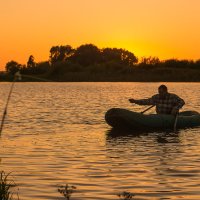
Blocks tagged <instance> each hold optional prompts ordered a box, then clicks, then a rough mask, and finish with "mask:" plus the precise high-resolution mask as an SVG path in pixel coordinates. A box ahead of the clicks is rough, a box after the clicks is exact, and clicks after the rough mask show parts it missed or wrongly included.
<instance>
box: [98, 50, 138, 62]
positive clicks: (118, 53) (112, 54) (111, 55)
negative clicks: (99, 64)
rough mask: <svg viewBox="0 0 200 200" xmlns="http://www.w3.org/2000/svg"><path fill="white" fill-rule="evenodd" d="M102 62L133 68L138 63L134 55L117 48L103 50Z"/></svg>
mask: <svg viewBox="0 0 200 200" xmlns="http://www.w3.org/2000/svg"><path fill="white" fill-rule="evenodd" d="M102 60H103V62H111V61H112V62H117V63H121V64H124V65H126V66H133V64H134V63H137V62H138V59H137V58H136V57H135V55H134V54H133V53H131V52H129V51H127V50H124V49H117V48H105V49H103V50H102Z"/></svg>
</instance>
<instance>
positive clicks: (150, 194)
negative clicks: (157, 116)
mask: <svg viewBox="0 0 200 200" xmlns="http://www.w3.org/2000/svg"><path fill="white" fill-rule="evenodd" d="M0 84H1V91H0V96H1V98H0V108H1V110H2V112H3V109H4V106H5V101H6V98H7V94H8V91H9V88H10V83H0ZM158 85H160V83H16V85H15V88H14V90H13V93H12V97H11V101H10V103H9V107H8V114H7V117H6V122H5V125H4V129H3V133H2V136H1V139H0V142H1V150H0V152H1V163H0V166H1V170H5V171H6V172H10V171H12V172H13V176H14V178H15V181H16V182H17V183H18V184H19V188H20V193H19V195H20V199H26V200H30V199H40V200H47V199H58V197H59V196H60V194H59V193H58V192H57V188H58V185H64V184H65V183H68V184H70V185H74V186H76V187H77V192H76V193H75V194H73V197H74V198H73V199H107V200H108V199H116V198H117V196H116V194H118V193H120V192H123V191H129V192H133V193H134V194H135V195H136V196H135V197H136V198H137V199H187V200H188V199H199V197H200V184H199V179H200V169H199V166H200V158H199V154H200V139H199V133H200V129H199V128H194V129H185V130H180V131H179V133H178V134H173V133H164V132H160V133H159V132H149V133H142V134H140V135H139V136H134V135H133V134H132V133H131V132H130V133H128V132H123V134H116V133H115V132H113V131H112V130H110V127H109V126H108V125H107V124H106V123H105V121H104V114H105V112H106V111H107V110H108V109H110V108H112V107H121V108H127V109H131V110H133V109H134V110H137V111H142V110H144V109H145V108H146V107H141V106H137V105H134V106H133V105H131V104H130V103H129V102H128V99H129V98H131V97H134V98H144V97H149V96H151V95H153V94H154V93H155V92H157V87H158ZM167 85H168V86H169V90H170V91H171V92H174V93H177V94H178V95H179V96H181V97H182V98H184V99H185V101H186V105H185V106H184V110H197V111H200V87H199V86H200V84H199V83H167ZM150 112H152V110H151V111H150Z"/></svg>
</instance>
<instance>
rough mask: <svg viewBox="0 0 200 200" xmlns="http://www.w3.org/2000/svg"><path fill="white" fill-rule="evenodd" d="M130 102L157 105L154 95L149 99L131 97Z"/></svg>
mask: <svg viewBox="0 0 200 200" xmlns="http://www.w3.org/2000/svg"><path fill="white" fill-rule="evenodd" d="M129 101H130V103H135V104H138V105H155V100H154V98H153V97H151V98H148V99H139V100H136V99H129Z"/></svg>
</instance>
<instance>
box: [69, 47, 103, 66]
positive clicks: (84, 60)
mask: <svg viewBox="0 0 200 200" xmlns="http://www.w3.org/2000/svg"><path fill="white" fill-rule="evenodd" d="M100 56H101V54H100V50H99V49H98V47H96V46H95V45H93V44H85V45H81V46H80V47H78V48H77V49H76V50H75V52H74V54H73V55H72V56H71V58H70V59H71V60H72V61H73V62H75V63H78V64H80V65H82V66H89V65H93V64H95V63H98V62H99V61H100V58H101V57H100Z"/></svg>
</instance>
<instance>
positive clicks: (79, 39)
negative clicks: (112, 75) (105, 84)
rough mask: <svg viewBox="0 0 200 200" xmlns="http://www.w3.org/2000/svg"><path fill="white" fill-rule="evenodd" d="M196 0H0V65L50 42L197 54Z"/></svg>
mask: <svg viewBox="0 0 200 200" xmlns="http://www.w3.org/2000/svg"><path fill="white" fill-rule="evenodd" d="M199 7H200V1H199V0H184V2H183V1H182V0H168V1H160V0H140V1H138V0H124V1H122V0H109V1H108V0H101V1H100V0H84V1H83V0H73V1H72V0H59V1H57V0H43V1H41V0H29V1H27V0H12V1H11V0H3V1H2V2H1V3H0V18H1V19H3V21H2V23H1V24H2V27H3V28H2V29H1V33H0V34H1V37H0V42H1V45H0V46H1V50H0V69H1V70H4V67H5V64H6V63H7V62H9V61H11V60H15V61H17V62H18V63H20V64H26V62H27V60H28V57H29V56H30V55H33V56H34V57H35V61H36V62H40V61H46V60H48V58H49V50H50V48H51V47H52V46H55V45H71V46H72V47H73V48H76V47H78V46H80V45H82V44H87V43H92V44H94V45H96V46H97V47H99V48H105V47H116V48H124V49H127V50H129V51H131V52H133V53H134V54H135V56H137V57H138V58H140V57H148V56H155V57H158V58H160V59H161V60H164V59H170V58H177V59H189V60H197V59H200V53H199V52H200V39H199V35H200V13H199Z"/></svg>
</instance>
